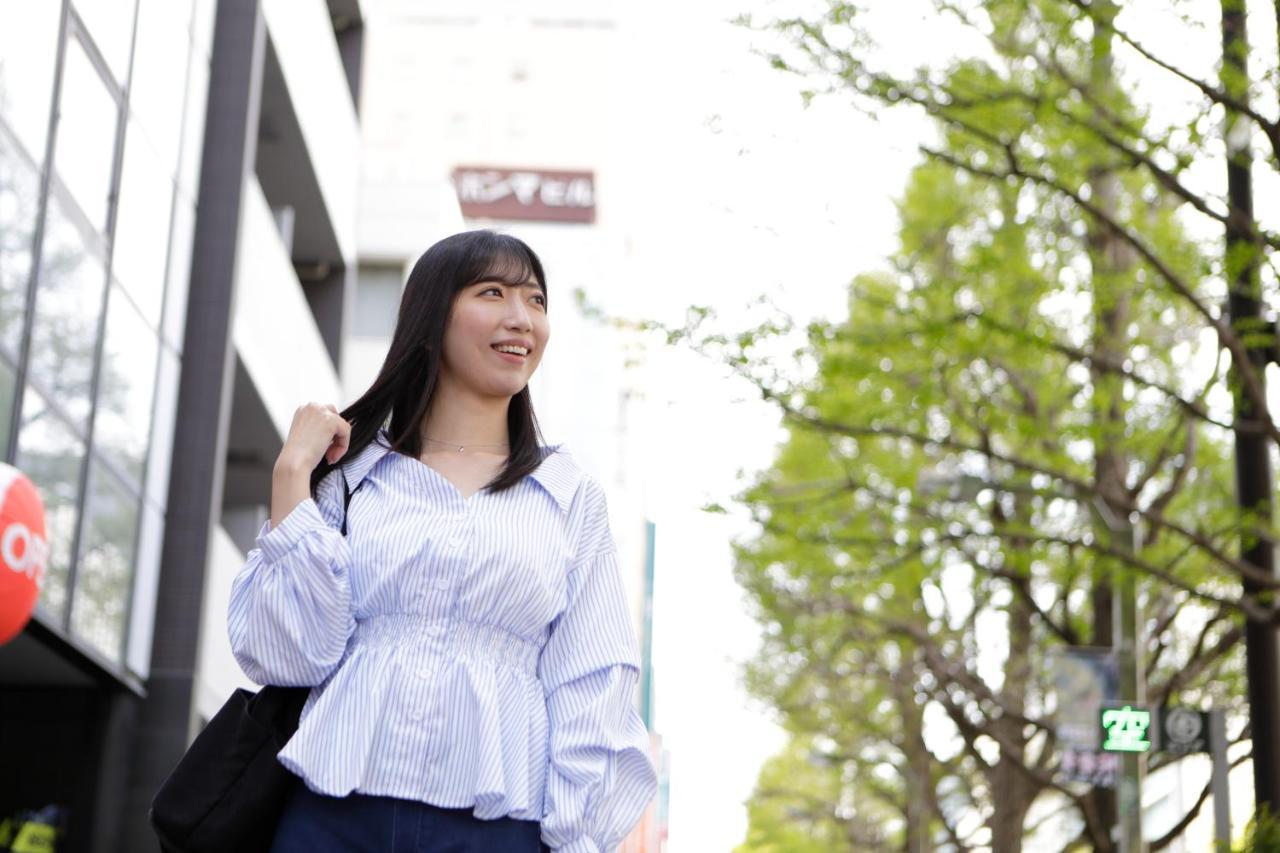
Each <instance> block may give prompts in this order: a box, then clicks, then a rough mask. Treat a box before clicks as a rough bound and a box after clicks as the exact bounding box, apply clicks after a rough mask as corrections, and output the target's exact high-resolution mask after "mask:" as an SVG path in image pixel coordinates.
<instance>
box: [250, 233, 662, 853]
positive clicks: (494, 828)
mask: <svg viewBox="0 0 1280 853" xmlns="http://www.w3.org/2000/svg"><path fill="white" fill-rule="evenodd" d="M549 331H550V329H549V326H548V319H547V288H546V278H545V276H544V275H543V270H542V265H541V263H540V261H539V260H538V258H537V256H536V255H535V254H534V253H533V251H532V250H531V249H530V248H529V247H528V246H526V245H525V244H524V243H523V242H521V241H520V240H517V239H515V238H514V237H510V236H505V235H499V234H495V233H493V232H490V231H472V232H467V233H463V234H457V235H455V236H453V237H449V238H447V239H445V240H442V241H440V242H439V243H437V244H435V245H434V246H432V247H431V248H430V249H429V250H427V252H426V253H425V254H423V255H422V257H421V258H420V259H419V260H418V262H417V264H416V265H415V266H414V268H413V272H412V273H411V274H410V276H409V280H408V282H407V284H406V286H405V293H404V297H403V299H402V300H401V304H400V313H399V318H398V320H397V323H396V330H395V334H394V336H393V338H392V342H391V347H390V350H389V352H388V354H387V358H386V361H385V362H384V364H383V366H382V369H381V371H380V373H379V374H378V377H377V379H376V380H375V381H374V383H373V385H372V386H371V387H370V388H369V390H368V391H366V392H365V394H364V396H362V397H361V398H360V399H359V400H357V401H356V402H354V403H352V404H351V406H349V407H348V408H347V409H346V410H344V411H343V412H341V413H340V414H339V413H338V411H337V410H336V409H335V408H334V407H333V406H324V405H319V404H315V403H311V404H307V405H305V406H302V407H301V408H299V409H298V410H297V412H296V413H295V414H294V418H293V424H292V426H291V427H290V430H289V436H288V438H287V439H286V440H285V443H284V447H283V448H282V449H281V451H280V456H279V458H278V459H277V461H276V465H275V469H274V472H273V475H272V487H271V518H270V519H269V520H268V521H267V522H266V523H264V525H263V527H262V530H261V531H260V532H259V535H258V539H257V545H258V547H257V548H255V549H254V550H252V551H250V552H249V556H248V560H247V562H246V563H245V566H244V568H243V569H242V570H241V571H240V573H239V574H238V575H237V577H236V579H235V582H234V584H233V586H232V592H231V603H230V612H229V618H228V628H229V633H230V638H231V646H232V650H233V651H234V652H235V656H236V660H237V661H239V663H240V666H241V667H242V668H243V669H244V671H245V674H247V675H248V676H249V677H250V678H251V679H253V680H254V681H256V682H258V683H261V684H280V685H303V686H310V687H312V690H311V693H310V696H309V698H308V700H307V703H306V705H305V706H304V708H303V712H302V720H301V723H300V724H299V726H298V731H297V733H296V734H295V735H294V736H293V738H292V739H291V740H290V741H289V743H288V744H287V746H286V747H285V748H284V749H283V750H282V751H281V752H280V754H279V760H280V762H281V763H282V764H283V765H284V766H285V767H287V768H288V769H289V770H290V771H292V772H293V773H295V774H296V775H297V776H298V777H300V779H301V780H302V781H303V782H304V783H305V784H303V785H299V786H298V789H297V793H296V794H295V795H294V796H293V798H292V799H291V800H290V802H289V803H288V804H287V805H286V807H285V811H284V814H283V816H282V818H281V821H280V825H279V827H278V829H277V831H276V836H275V843H274V846H273V848H272V849H273V851H274V853H293V851H306V853H321V851H329V850H334V851H338V850H341V851H347V850H351V851H357V850H361V851H363V850H368V851H379V853H387V851H395V853H400V851H450V853H454V852H455V851H458V853H461V851H503V853H506V851H512V853H518V851H526V850H527V851H538V850H540V849H542V850H545V849H551V850H558V851H567V852H568V853H597V851H605V850H608V849H610V848H612V846H613V845H615V844H617V843H618V841H619V840H620V839H621V838H622V837H623V836H624V835H625V834H626V833H627V832H628V831H629V830H630V829H631V827H632V826H633V825H634V824H635V822H636V821H637V820H638V819H639V817H640V814H641V813H642V812H643V810H644V808H645V806H646V804H647V803H648V802H649V800H650V799H651V798H652V795H653V793H654V790H655V788H656V780H655V775H654V771H653V768H652V766H651V764H650V762H649V758H648V736H647V735H646V733H645V729H644V726H643V725H642V724H641V722H640V720H639V717H638V716H637V714H636V713H635V711H634V709H633V708H632V697H633V695H634V688H635V684H636V679H637V672H638V667H637V656H636V650H635V642H634V638H633V636H632V634H631V628H630V618H629V616H628V612H627V607H626V603H625V600H624V594H623V588H622V584H621V579H620V575H619V571H618V566H617V561H616V556H615V551H614V544H613V541H612V538H611V536H610V533H609V523H608V517H607V513H606V507H605V501H604V497H603V493H602V491H601V488H600V486H599V485H598V484H597V483H596V482H595V481H594V480H593V479H592V478H591V477H589V476H588V475H586V474H585V473H583V472H582V471H581V469H579V468H578V466H577V465H576V464H575V463H574V462H573V460H572V458H571V457H570V456H569V455H568V454H567V453H566V452H565V451H564V450H563V449H562V448H561V447H559V446H555V447H546V446H542V445H540V443H539V433H538V426H537V421H536V419H535V417H534V413H533V405H532V402H531V400H530V396H529V389H528V382H529V378H530V376H531V375H532V374H533V371H534V370H535V369H536V368H537V366H538V363H539V361H540V360H541V358H542V353H543V351H544V349H545V348H546V345H547V340H548V337H549ZM344 487H345V488H344ZM346 489H350V493H351V497H350V505H349V506H348V507H347V509H346V512H345V520H346V522H347V525H346V530H347V535H346V537H345V538H344V536H343V535H342V533H341V532H340V530H341V529H342V527H343V521H344V511H343V504H344V500H345V498H346Z"/></svg>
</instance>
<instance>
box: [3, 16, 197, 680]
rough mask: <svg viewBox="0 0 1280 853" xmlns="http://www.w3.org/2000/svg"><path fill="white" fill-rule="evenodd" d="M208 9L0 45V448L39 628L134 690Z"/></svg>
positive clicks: (145, 643)
mask: <svg viewBox="0 0 1280 853" xmlns="http://www.w3.org/2000/svg"><path fill="white" fill-rule="evenodd" d="M197 8H205V5H204V4H198V3H196V2H195V0H177V2H170V0H62V2H57V0H46V2H37V3H32V4H17V5H13V7H12V8H8V9H6V11H5V13H4V26H3V27H0V448H3V450H4V452H5V459H6V461H9V462H10V463H11V464H13V465H15V466H16V467H18V468H19V469H21V470H22V471H23V472H24V473H25V474H26V475H27V476H28V477H30V478H31V480H32V481H33V482H34V483H35V484H36V486H37V488H38V489H39V490H40V494H41V497H42V499H43V500H44V504H45V512H46V527H47V531H48V536H49V551H50V554H49V566H48V574H47V576H46V580H45V585H44V588H43V590H42V592H41V598H40V601H39V603H38V605H37V613H38V614H39V616H40V619H41V621H42V622H44V623H45V624H46V625H48V626H50V627H52V628H53V629H54V630H56V631H59V632H61V633H62V634H64V635H65V636H66V637H67V638H68V639H69V640H70V641H71V642H73V643H74V644H76V645H78V646H80V647H81V648H82V649H84V650H86V651H88V652H90V653H91V654H92V655H93V656H94V657H95V658H97V659H99V660H101V661H103V662H104V663H105V664H106V665H107V666H108V667H113V668H115V669H117V670H118V671H119V674H120V675H122V676H123V675H125V674H126V673H128V672H132V673H134V674H135V675H139V676H143V677H145V676H146V674H147V673H146V671H145V668H146V666H147V662H148V660H149V658H150V638H151V616H150V614H148V613H144V612H141V610H139V611H137V612H135V596H142V597H143V598H144V599H145V600H146V601H150V600H152V599H153V598H154V590H155V587H156V576H157V573H158V571H159V543H160V542H161V541H162V534H163V527H164V501H165V497H166V493H167V490H168V471H169V460H168V454H169V452H170V450H171V448H172V436H171V435H168V434H166V435H163V436H160V437H158V438H157V436H156V431H157V430H164V431H166V433H167V432H171V431H172V429H173V408H174V401H175V400H176V398H177V386H178V379H179V374H180V365H181V360H180V359H181V355H180V350H179V347H180V345H181V339H180V335H181V332H180V329H181V325H182V322H183V318H182V309H183V308H184V307H185V305H186V304H187V294H186V289H187V283H188V267H189V265H190V257H191V242H192V233H193V231H194V227H195V215H194V208H195V205H194V200H193V199H194V195H193V194H190V197H186V196H184V194H183V193H182V192H180V191H179V190H178V186H179V173H180V170H181V169H183V168H184V167H185V168H187V169H191V166H190V163H191V162H194V163H197V164H198V162H199V158H198V155H197V154H191V153H187V152H184V150H183V149H184V147H185V146H186V145H188V144H190V145H194V146H195V147H196V148H197V149H198V148H199V146H200V145H201V143H202V140H200V139H195V140H190V141H189V140H186V139H185V138H184V136H185V135H186V133H185V132H184V129H188V128H194V129H196V132H199V129H200V128H202V122H203V114H204V108H205V91H204V90H205V88H206V87H207V81H208V54H207V51H206V49H205V48H204V47H195V46H193V43H192V32H193V29H194V27H193V15H194V14H195V11H196V10H197ZM193 57H194V59H193ZM188 66H191V68H190V69H189V68H188ZM193 69H194V73H193ZM193 79H194V83H195V88H198V89H199V91H198V93H194V92H192V88H193V86H192V81H193ZM55 99H56V106H57V109H56V110H55V109H54V106H55ZM189 112H196V113H199V117H198V118H193V117H191V116H189V115H188V113H189ZM47 152H52V153H51V154H47ZM161 457H162V458H161ZM142 609H143V610H144V609H145V601H144V602H143V607H142Z"/></svg>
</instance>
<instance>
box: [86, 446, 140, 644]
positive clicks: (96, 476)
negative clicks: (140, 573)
mask: <svg viewBox="0 0 1280 853" xmlns="http://www.w3.org/2000/svg"><path fill="white" fill-rule="evenodd" d="M138 501H139V498H138V496H137V495H135V494H134V493H133V492H132V491H131V490H130V489H128V488H127V487H125V485H124V484H123V483H121V482H120V481H119V480H118V479H117V478H116V477H115V475H113V474H112V473H111V472H110V471H108V470H107V468H106V467H105V466H104V465H103V464H102V463H101V461H99V460H98V459H97V457H96V456H95V457H93V458H92V459H91V460H90V462H89V486H88V493H87V496H86V501H85V516H84V531H83V532H82V533H81V541H80V560H79V563H78V565H79V568H78V569H77V570H76V588H75V590H74V592H73V593H72V595H73V600H72V604H71V632H72V633H73V634H75V635H76V636H78V637H81V638H82V639H84V640H87V641H88V642H89V643H90V644H91V645H93V646H94V647H96V648H97V649H98V650H99V651H100V652H102V653H103V654H104V655H105V656H106V657H107V658H109V659H110V660H113V661H117V662H119V661H120V660H121V658H122V657H123V656H124V624H125V623H124V620H125V613H126V612H127V611H128V608H129V587H130V586H131V581H132V579H133V555H134V542H135V539H136V535H137V527H138Z"/></svg>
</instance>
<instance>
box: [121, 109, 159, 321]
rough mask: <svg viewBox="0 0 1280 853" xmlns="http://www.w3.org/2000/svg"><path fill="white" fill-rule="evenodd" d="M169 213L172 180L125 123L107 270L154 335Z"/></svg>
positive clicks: (133, 127)
mask: <svg viewBox="0 0 1280 853" xmlns="http://www.w3.org/2000/svg"><path fill="white" fill-rule="evenodd" d="M172 207H173V180H172V179H171V178H170V177H169V175H168V174H167V173H166V172H165V171H164V170H163V168H162V167H161V166H160V164H159V163H158V162H157V157H156V153H155V150H154V149H153V148H152V147H151V145H150V144H149V143H148V142H147V141H146V139H145V138H143V136H142V135H141V134H140V133H139V132H138V125H137V123H135V122H129V129H128V135H127V137H126V139H125V145H124V169H123V172H122V174H121V177H120V208H119V210H120V213H119V217H118V218H117V220H116V236H115V245H114V246H113V247H112V250H111V267H112V271H113V272H114V274H115V277H116V279H117V280H118V281H119V282H120V283H121V284H123V285H124V288H125V290H127V291H129V293H130V294H131V295H132V296H133V298H134V301H136V302H137V303H138V307H139V308H140V309H141V310H142V315H143V316H144V317H146V318H147V322H148V323H150V324H151V327H152V328H153V329H159V328H160V308H161V300H162V299H163V298H164V262H165V256H166V254H167V252H166V251H165V248H166V247H167V246H168V245H169V212H170V210H171V209H172Z"/></svg>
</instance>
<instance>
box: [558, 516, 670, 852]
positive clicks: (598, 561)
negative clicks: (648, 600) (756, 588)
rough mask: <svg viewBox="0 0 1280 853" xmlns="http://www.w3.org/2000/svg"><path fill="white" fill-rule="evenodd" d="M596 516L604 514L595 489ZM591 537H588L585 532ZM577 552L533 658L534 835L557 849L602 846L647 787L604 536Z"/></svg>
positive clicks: (626, 635) (627, 827) (634, 666)
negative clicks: (540, 693)
mask: <svg viewBox="0 0 1280 853" xmlns="http://www.w3.org/2000/svg"><path fill="white" fill-rule="evenodd" d="M599 500H600V507H599V510H598V511H597V512H594V513H589V517H588V524H591V523H592V519H591V518H590V516H591V515H597V518H596V519H595V522H596V524H600V523H603V524H604V525H605V530H606V531H607V520H603V521H602V520H601V519H600V517H599V516H602V515H603V513H604V507H603V496H602V495H601V496H600V497H599ZM592 538H594V537H592ZM604 538H605V539H606V540H607V541H606V542H605V544H604V547H603V548H602V549H601V550H599V551H597V552H595V553H591V554H590V555H589V556H587V557H585V558H580V559H579V560H578V562H577V563H576V565H575V568H574V569H573V570H572V571H571V572H570V573H569V576H568V590H569V595H568V602H569V603H568V605H567V606H566V608H565V610H564V611H563V612H562V613H561V614H560V615H559V616H558V617H557V618H556V620H555V621H554V622H553V623H552V626H551V635H550V637H549V639H548V640H547V643H546V646H545V647H544V648H543V651H542V656H541V658H540V660H539V664H538V667H539V678H540V679H541V680H542V683H543V687H544V689H545V691H546V694H547V716H548V721H549V724H550V743H549V746H550V761H549V762H548V768H547V786H546V805H545V809H544V811H545V814H544V817H543V819H542V840H543V841H544V842H545V843H546V844H547V846H549V847H550V848H551V849H552V850H558V851H562V853H605V851H609V850H612V849H613V847H614V846H615V845H616V844H618V843H619V842H620V841H621V840H622V839H623V838H624V837H625V836H626V834H627V833H628V832H630V831H631V829H632V827H634V826H635V824H636V823H637V822H638V821H639V819H640V817H641V815H642V814H643V813H644V810H645V807H646V806H647V805H648V804H649V801H650V800H652V799H653V796H654V793H655V792H656V791H657V785H658V782H657V775H656V774H655V772H654V769H653V765H652V762H651V761H650V759H649V735H648V733H647V732H646V731H645V727H644V724H643V723H642V722H641V720H640V716H639V714H638V713H636V710H635V708H634V706H633V702H634V696H635V687H636V683H637V680H638V678H639V659H638V654H637V650H636V644H635V638H634V637H633V636H632V631H631V618H630V615H629V614H628V612H627V604H626V594H625V592H624V590H623V586H622V578H621V574H620V572H619V569H618V561H617V556H616V552H615V550H614V547H613V543H612V540H611V539H610V538H608V536H607V532H606V533H605V534H604Z"/></svg>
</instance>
